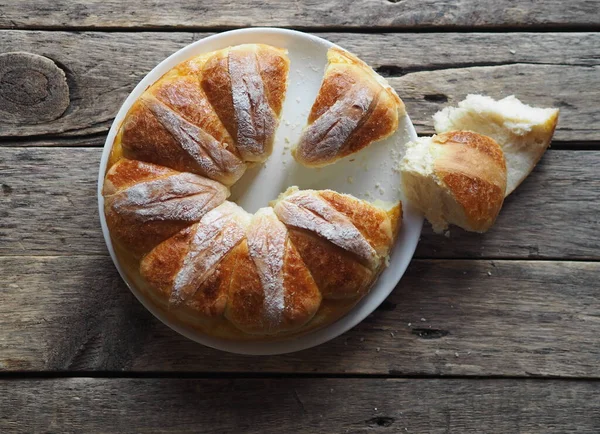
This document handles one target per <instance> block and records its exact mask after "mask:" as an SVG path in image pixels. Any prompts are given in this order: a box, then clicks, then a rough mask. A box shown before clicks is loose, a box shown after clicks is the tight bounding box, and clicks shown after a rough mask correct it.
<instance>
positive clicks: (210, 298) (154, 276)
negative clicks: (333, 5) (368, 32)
mask: <svg viewBox="0 0 600 434" xmlns="http://www.w3.org/2000/svg"><path fill="white" fill-rule="evenodd" d="M328 58H329V62H330V63H329V66H328V68H327V71H326V76H325V78H324V81H323V84H322V89H321V91H320V93H319V96H318V97H317V100H316V101H315V104H314V106H313V112H314V113H312V114H311V118H310V119H309V124H310V125H309V126H308V127H307V128H306V129H305V132H304V135H303V137H302V138H301V139H300V144H299V147H298V148H297V150H296V158H297V159H298V160H299V161H300V162H302V163H305V164H307V165H309V166H318V165H323V164H330V163H332V162H334V161H335V160H336V159H338V158H341V157H343V156H346V155H349V154H350V153H353V152H356V151H358V150H360V149H362V148H364V147H366V146H367V145H369V144H370V143H371V142H372V141H375V140H380V139H382V138H384V137H387V136H389V135H390V134H392V133H393V132H394V131H395V130H396V128H397V125H398V116H399V115H400V114H403V110H404V106H403V104H402V101H401V100H400V98H398V96H397V95H396V94H395V92H394V91H393V90H392V89H391V88H390V87H389V86H388V85H387V83H385V81H384V80H383V78H381V77H379V76H377V75H376V74H375V72H373V71H372V70H371V69H370V68H369V67H368V66H366V65H365V64H364V63H363V62H361V61H360V60H358V59H356V58H355V57H354V56H352V55H350V54H348V53H345V52H343V51H341V50H339V49H332V50H330V53H329V56H328ZM288 70H289V59H288V57H287V53H286V51H285V50H282V49H278V48H275V47H272V46H268V45H261V44H247V45H239V46H234V47H229V48H226V49H223V50H219V51H215V52H211V53H207V54H204V55H201V56H198V57H194V58H192V59H189V60H187V61H185V62H183V63H181V64H179V65H177V66H176V67H174V68H173V69H171V70H170V71H169V72H167V73H166V74H165V75H164V76H163V77H161V78H160V79H159V80H158V81H157V82H156V83H154V84H153V85H152V86H150V87H149V88H148V89H147V90H146V91H145V92H144V93H143V94H142V95H141V97H140V98H139V99H138V100H137V101H136V102H135V103H134V104H133V105H132V106H131V108H130V110H129V112H128V113H127V115H126V117H125V119H124V121H123V122H122V124H121V126H120V129H119V131H118V134H117V136H116V139H115V142H114V144H113V148H112V150H111V155H110V158H109V164H108V169H107V173H106V175H105V180H104V187H103V195H104V199H105V202H104V204H105V210H104V212H105V216H106V221H107V225H108V228H109V232H110V235H111V239H112V241H113V245H114V247H115V251H116V252H117V255H118V257H119V259H120V261H121V263H122V265H123V268H124V269H125V273H126V274H127V275H128V277H130V278H131V280H132V281H133V282H134V283H135V284H136V287H138V289H139V290H140V291H141V292H142V293H143V294H144V296H145V297H146V298H148V299H149V300H150V301H152V303H153V304H155V305H156V306H157V307H159V308H160V309H161V310H162V311H163V312H165V314H166V315H167V316H168V317H169V318H170V319H172V320H173V321H176V322H179V323H182V324H185V325H186V326H191V327H193V328H195V329H197V330H200V331H201V332H203V333H206V334H208V335H211V336H216V337H220V338H227V339H237V340H256V339H259V340H265V339H275V338H281V337H288V336H291V335H299V334H303V333H306V332H308V331H310V330H314V329H316V328H319V327H322V326H325V325H327V324H330V323H332V322H333V321H335V320H337V319H338V318H340V317H341V316H343V315H344V314H346V313H347V312H348V311H349V310H350V309H351V308H352V307H353V306H354V305H355V304H356V303H357V302H358V301H359V300H360V299H361V298H362V297H364V296H365V295H366V294H367V293H368V292H369V290H370V288H371V287H372V286H373V284H374V282H375V281H376V279H377V277H378V276H379V274H380V273H381V271H382V270H383V269H384V268H385V266H386V264H387V261H388V257H389V254H390V251H391V248H392V246H393V244H394V241H395V239H396V237H397V234H398V229H399V226H400V224H401V221H402V206H401V204H400V203H399V202H398V203H393V204H389V205H382V206H378V205H374V204H370V203H368V202H366V201H363V200H360V199H357V198H355V197H353V196H350V195H347V194H341V193H337V192H335V191H331V190H299V189H297V188H295V187H292V188H289V189H288V191H286V192H285V193H283V194H282V195H281V196H280V197H279V198H277V199H276V200H275V201H273V202H272V204H271V206H270V207H266V208H261V209H260V210H258V211H257V212H256V213H255V214H253V215H252V214H250V213H248V212H246V211H244V210H243V209H242V208H241V207H239V206H238V205H236V204H235V203H233V202H230V201H228V200H227V198H228V197H229V187H230V186H231V185H233V184H234V183H235V182H236V181H238V180H239V179H240V177H241V176H242V175H243V174H244V172H245V170H246V169H247V168H248V167H250V166H251V165H254V164H257V163H262V162H264V161H266V160H267V158H268V157H269V155H270V154H271V152H272V151H273V146H274V144H275V143H274V141H275V140H274V139H275V132H276V130H277V127H278V124H279V121H280V116H281V112H282V107H283V102H284V99H285V94H286V90H287V85H288V83H287V81H288ZM333 76H335V80H334V79H332V78H331V77H333ZM365 95H366V99H365ZM367 100H368V101H367ZM359 106H360V110H362V112H361V113H358V114H357V113H354V112H355V111H356V107H359ZM319 107H321V108H319ZM360 110H359V111H360ZM317 112H318V114H317ZM335 116H339V119H338V120H337V121H336V119H334V118H335ZM321 118H323V121H322V122H325V121H326V122H328V123H330V124H332V125H334V127H333V128H336V127H335V124H339V128H341V129H342V130H343V131H345V132H344V133H343V134H341V135H340V134H337V133H335V134H334V135H335V137H333V136H331V137H324V138H322V139H323V140H324V141H325V142H327V143H330V142H331V140H332V139H333V138H335V141H336V143H335V149H336V150H335V152H331V149H333V148H327V147H326V148H327V149H328V150H327V151H317V152H316V153H315V152H312V151H311V152H312V153H311V152H308V153H306V154H304V153H303V150H304V144H306V143H308V142H307V137H309V136H310V137H316V136H315V135H314V134H313V133H312V132H311V127H313V126H314V125H315V123H316V122H319V119H321ZM315 119H316V120H315ZM348 126H350V127H348ZM322 128H324V127H322V126H320V127H319V126H317V127H314V128H313V129H322ZM311 134H312V136H311ZM317 135H318V134H317ZM319 140H320V139H319ZM323 140H321V142H322V141H323ZM311 146H312V145H311ZM311 149H325V148H319V147H318V146H317V148H315V147H312V148H311ZM300 155H304V156H305V157H306V158H304V157H299V156H300ZM265 205H266V204H265Z"/></svg>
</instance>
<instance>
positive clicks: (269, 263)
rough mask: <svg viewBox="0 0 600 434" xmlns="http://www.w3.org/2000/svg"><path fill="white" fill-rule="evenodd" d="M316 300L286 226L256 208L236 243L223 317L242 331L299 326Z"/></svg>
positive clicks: (318, 298) (261, 331) (307, 318)
mask: <svg viewBox="0 0 600 434" xmlns="http://www.w3.org/2000/svg"><path fill="white" fill-rule="evenodd" d="M320 304H321V294H320V292H319V289H318V288H317V285H316V283H315V281H314V279H313V278H312V276H311V274H310V272H309V271H308V269H307V268H306V265H305V264H304V262H303V261H302V258H301V257H300V255H299V254H298V252H297V250H296V248H295V247H294V245H293V244H292V243H291V241H290V239H289V236H288V231H287V229H286V227H285V226H284V225H283V224H282V223H281V222H280V221H279V220H278V219H277V217H276V216H275V214H274V213H273V210H272V209H271V208H262V209H260V210H258V211H257V212H256V214H254V216H253V218H252V221H251V223H250V226H249V228H248V232H247V239H246V240H244V241H243V242H242V244H241V247H240V254H239V256H238V260H237V262H236V266H235V270H234V272H233V276H232V279H231V286H230V292H229V303H228V305H227V309H226V312H225V315H226V317H227V318H228V319H229V321H231V322H232V323H233V325H235V326H236V327H237V328H239V329H240V330H242V331H243V332H245V333H248V334H258V335H273V334H278V333H283V332H286V331H292V330H297V329H299V328H301V327H302V326H303V325H305V324H306V323H308V322H309V321H310V319H311V318H312V317H313V316H314V315H315V313H316V312H317V310H318V309H319V306H320Z"/></svg>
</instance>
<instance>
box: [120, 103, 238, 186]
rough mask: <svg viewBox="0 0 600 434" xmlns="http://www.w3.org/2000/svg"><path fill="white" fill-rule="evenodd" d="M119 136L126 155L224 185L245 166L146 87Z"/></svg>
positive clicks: (232, 180) (224, 145) (223, 144)
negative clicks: (204, 177) (146, 89)
mask: <svg viewBox="0 0 600 434" xmlns="http://www.w3.org/2000/svg"><path fill="white" fill-rule="evenodd" d="M119 138H120V145H121V147H122V149H123V155H124V156H125V157H126V158H130V159H136V160H141V161H147V162H151V163H156V164H161V165H163V166H167V167H170V168H172V169H175V170H178V171H182V172H191V173H195V174H199V175H202V176H206V177H208V178H210V179H214V180H216V181H219V182H222V183H223V184H226V185H231V184H233V183H234V182H235V181H237V180H238V179H239V178H240V177H241V176H242V175H243V173H244V171H245V170H246V165H245V164H244V163H243V162H242V160H240V159H239V158H238V157H237V156H236V155H235V154H233V153H232V152H230V151H229V150H228V149H227V144H226V143H221V142H219V141H218V140H217V139H215V138H214V137H213V136H212V135H210V134H209V133H207V132H206V131H205V130H204V129H202V128H201V127H199V126H197V125H194V124H193V123H191V122H189V121H188V120H186V119H185V118H184V117H182V116H181V115H179V114H178V113H176V112H175V111H174V110H173V109H171V108H170V107H169V106H167V105H165V104H163V103H162V102H160V101H159V100H158V99H156V98H155V97H154V96H152V95H151V94H150V91H148V92H146V93H145V94H144V95H142V97H141V98H140V99H139V100H138V101H137V102H136V103H135V104H134V105H133V106H132V108H131V110H130V111H129V113H128V114H127V116H126V118H125V120H124V121H123V125H122V127H121V134H120V135H119Z"/></svg>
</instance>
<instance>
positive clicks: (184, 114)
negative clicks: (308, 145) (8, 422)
mask: <svg viewBox="0 0 600 434" xmlns="http://www.w3.org/2000/svg"><path fill="white" fill-rule="evenodd" d="M288 70H289V61H288V59H287V56H286V54H285V51H284V50H280V49H277V48H274V47H270V46H267V45H259V44H251V45H239V46H236V47H230V48H226V49H224V50H220V51H217V52H214V53H210V54H209V55H204V56H200V57H197V58H193V59H191V60H189V61H186V62H183V63H182V64H180V65H178V66H177V67H176V68H173V69H172V70H171V71H169V72H168V73H167V74H165V75H164V76H163V77H162V78H161V79H160V80H158V81H157V82H156V83H155V84H153V85H152V86H151V87H150V88H149V89H148V90H147V91H146V92H144V94H143V95H142V97H141V98H140V99H139V100H138V101H137V102H136V103H135V104H134V105H133V106H132V108H131V109H130V111H129V113H128V114H127V116H126V118H125V120H124V122H123V124H122V127H121V130H120V133H119V136H118V139H117V141H118V143H117V144H116V145H117V146H119V147H121V148H122V152H123V156H125V157H126V158H130V159H136V160H141V161H147V162H151V163H158V164H161V165H163V166H166V167H170V168H172V169H175V170H179V171H186V172H191V173H196V174H198V175H202V176H206V177H208V178H211V179H214V180H216V181H219V182H222V183H224V184H226V185H231V184H233V183H234V182H235V181H237V180H238V179H239V178H240V177H241V176H242V175H243V173H244V171H245V169H246V163H248V162H251V163H252V162H262V161H265V160H266V159H267V158H268V156H269V155H270V153H271V151H272V149H273V140H274V136H275V130H276V127H277V124H278V119H279V116H280V114H281V108H282V105H283V101H284V98H285V91H286V89H287V75H288ZM234 102H235V103H234Z"/></svg>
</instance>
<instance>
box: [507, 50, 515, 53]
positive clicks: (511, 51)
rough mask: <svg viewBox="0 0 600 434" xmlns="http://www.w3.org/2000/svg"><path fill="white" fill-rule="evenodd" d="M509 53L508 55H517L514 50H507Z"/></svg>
mask: <svg viewBox="0 0 600 434" xmlns="http://www.w3.org/2000/svg"><path fill="white" fill-rule="evenodd" d="M508 51H509V52H510V54H517V52H516V51H515V50H508Z"/></svg>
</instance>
